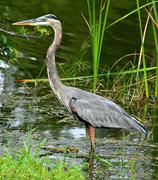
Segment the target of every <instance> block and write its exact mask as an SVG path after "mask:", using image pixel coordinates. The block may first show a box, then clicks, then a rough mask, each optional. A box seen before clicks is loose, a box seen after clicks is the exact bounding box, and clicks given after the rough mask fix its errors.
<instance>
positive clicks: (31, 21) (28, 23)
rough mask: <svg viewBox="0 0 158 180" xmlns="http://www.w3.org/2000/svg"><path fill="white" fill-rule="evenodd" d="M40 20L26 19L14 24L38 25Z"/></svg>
mask: <svg viewBox="0 0 158 180" xmlns="http://www.w3.org/2000/svg"><path fill="white" fill-rule="evenodd" d="M39 23H40V22H38V21H37V19H31V20H25V21H20V22H15V23H13V25H16V26H38V25H39Z"/></svg>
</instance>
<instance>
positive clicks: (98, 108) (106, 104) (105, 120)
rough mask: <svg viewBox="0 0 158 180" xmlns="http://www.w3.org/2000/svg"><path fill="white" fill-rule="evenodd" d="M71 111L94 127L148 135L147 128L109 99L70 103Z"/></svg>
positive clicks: (74, 100)
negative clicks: (128, 130)
mask: <svg viewBox="0 0 158 180" xmlns="http://www.w3.org/2000/svg"><path fill="white" fill-rule="evenodd" d="M70 107H71V110H72V111H74V110H75V113H77V116H78V117H80V118H81V119H82V120H83V121H85V122H87V123H90V124H91V125H92V126H94V127H110V128H124V129H133V130H137V131H139V132H143V133H145V134H146V132H147V131H146V128H145V127H144V126H143V125H142V124H140V123H139V122H138V121H137V120H136V119H135V118H133V117H131V116H130V115H128V114H127V113H126V112H125V111H124V110H123V109H122V108H121V107H119V106H118V105H117V104H115V103H114V102H112V101H110V100H108V99H103V98H102V99H99V98H98V99H96V98H94V99H93V98H88V99H84V98H83V99H77V98H75V97H73V98H72V99H71V101H70Z"/></svg>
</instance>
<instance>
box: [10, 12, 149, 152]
mask: <svg viewBox="0 0 158 180" xmlns="http://www.w3.org/2000/svg"><path fill="white" fill-rule="evenodd" d="M13 25H28V26H51V27H52V28H53V29H54V32H55V37H54V41H53V43H52V44H51V45H50V47H49V48H48V51H47V56H46V64H47V74H48V79H49V83H50V86H51V88H52V89H53V91H54V93H55V95H56V96H57V98H58V100H59V101H60V102H61V103H62V104H63V105H64V106H65V107H66V108H67V110H68V111H69V112H70V113H71V114H72V115H73V117H74V118H75V119H77V120H79V121H81V122H83V123H84V124H85V127H86V134H87V135H88V136H89V138H90V142H91V149H92V150H94V149H95V142H94V137H95V130H94V128H95V127H105V128H117V129H120V128H122V129H128V130H136V131H139V132H141V133H144V134H145V135H147V129H146V128H145V127H144V126H143V125H142V124H141V123H140V122H138V120H137V119H136V118H134V117H132V116H130V115H129V114H128V113H127V112H125V110H124V109H122V108H121V107H120V106H118V105H117V104H115V103H114V102H113V101H111V100H109V99H107V98H104V97H102V96H99V95H96V94H93V93H90V92H87V91H84V90H82V89H79V88H76V87H69V86H65V85H64V84H62V83H61V81H60V78H59V75H58V72H57V69H56V64H55V53H56V50H57V49H58V47H59V45H60V42H61V39H62V26H61V22H60V21H59V20H58V19H57V17H56V16H55V15H52V14H47V15H44V16H41V17H38V18H35V19H31V20H25V21H20V22H16V23H13Z"/></svg>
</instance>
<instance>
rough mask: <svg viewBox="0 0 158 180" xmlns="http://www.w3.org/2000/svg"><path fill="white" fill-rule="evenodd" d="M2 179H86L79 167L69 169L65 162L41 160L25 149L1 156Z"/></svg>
mask: <svg viewBox="0 0 158 180" xmlns="http://www.w3.org/2000/svg"><path fill="white" fill-rule="evenodd" d="M52 164H53V165H52ZM0 179H2V180H5V179H7V180H9V179H10V180H13V179H18V180H24V179H29V180H47V179H54V180H60V179H68V180H73V179H76V180H83V179H84V177H83V175H82V173H81V169H80V167H79V166H76V165H75V166H74V165H73V166H72V167H69V166H68V165H66V164H65V163H64V162H63V161H58V162H55V163H54V162H51V161H50V160H48V159H46V158H39V156H37V153H35V155H32V154H31V151H30V150H29V149H28V148H26V147H25V148H24V149H23V150H22V151H20V152H19V153H17V154H10V153H9V152H6V153H4V154H3V155H2V156H0Z"/></svg>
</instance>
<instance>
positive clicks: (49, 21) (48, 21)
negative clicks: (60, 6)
mask: <svg viewBox="0 0 158 180" xmlns="http://www.w3.org/2000/svg"><path fill="white" fill-rule="evenodd" d="M57 21H58V19H57V17H56V16H55V15H53V14H47V15H44V16H40V17H38V18H34V19H30V20H25V21H20V22H15V23H13V25H19V26H20V25H23V26H50V25H53V24H54V23H55V22H57Z"/></svg>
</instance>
